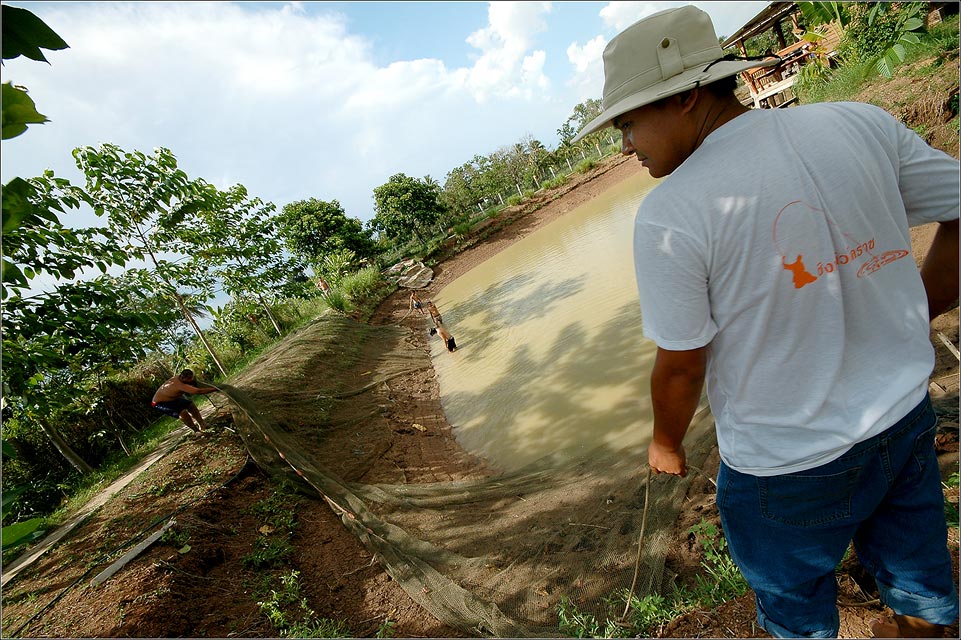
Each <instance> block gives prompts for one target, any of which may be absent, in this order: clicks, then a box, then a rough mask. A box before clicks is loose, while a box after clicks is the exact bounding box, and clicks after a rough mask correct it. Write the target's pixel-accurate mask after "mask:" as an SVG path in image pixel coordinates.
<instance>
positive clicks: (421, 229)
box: [370, 173, 447, 243]
mask: <svg viewBox="0 0 961 640" xmlns="http://www.w3.org/2000/svg"><path fill="white" fill-rule="evenodd" d="M374 208H375V210H376V212H377V213H376V215H375V216H374V218H373V219H372V220H371V222H370V228H371V229H373V230H374V231H376V232H377V233H378V234H381V235H383V236H385V237H386V238H388V239H390V240H391V241H393V242H398V243H400V242H406V241H409V240H412V239H417V240H418V241H420V242H423V241H424V240H425V239H426V238H427V237H428V236H429V235H430V234H431V230H432V229H433V228H434V227H436V226H437V224H438V222H439V221H440V219H441V217H442V216H443V215H444V214H445V213H446V212H447V209H446V207H445V206H444V204H443V203H442V202H441V201H440V188H439V186H438V185H437V183H436V182H433V181H431V182H428V181H426V180H418V179H417V178H412V177H410V176H408V175H405V174H403V173H398V174H396V175H393V176H391V177H390V179H389V180H388V181H387V182H386V183H384V184H382V185H380V186H379V187H377V188H376V189H374Z"/></svg>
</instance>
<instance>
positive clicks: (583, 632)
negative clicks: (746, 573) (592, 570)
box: [557, 520, 747, 638]
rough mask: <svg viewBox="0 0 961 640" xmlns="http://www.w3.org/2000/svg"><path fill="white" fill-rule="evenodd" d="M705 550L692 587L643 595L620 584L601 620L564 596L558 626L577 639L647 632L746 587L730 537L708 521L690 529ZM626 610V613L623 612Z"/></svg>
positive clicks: (726, 598)
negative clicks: (729, 546) (729, 545)
mask: <svg viewBox="0 0 961 640" xmlns="http://www.w3.org/2000/svg"><path fill="white" fill-rule="evenodd" d="M688 532H689V533H692V534H694V536H695V538H696V539H697V541H698V543H699V544H700V545H701V548H702V550H703V551H704V560H703V561H702V562H701V567H702V568H703V569H704V575H699V576H697V578H696V581H695V585H694V586H693V588H687V587H677V588H675V590H674V592H673V593H671V594H670V595H668V596H664V595H661V594H658V593H651V594H648V595H646V596H644V597H638V596H636V595H631V600H630V605H629V606H626V605H627V604H628V600H627V598H628V595H629V591H628V590H627V589H622V590H621V591H619V592H617V593H615V594H614V595H613V596H611V597H609V598H607V599H605V603H606V606H607V617H606V619H604V620H599V619H597V618H596V617H595V616H594V615H593V614H590V613H586V612H583V611H580V610H579V609H578V608H577V605H575V604H574V603H573V602H571V601H570V600H569V599H568V598H566V597H564V598H562V599H561V604H560V605H559V606H558V611H557V617H558V628H559V629H560V631H561V632H562V633H563V634H564V635H565V636H568V637H575V638H630V637H644V636H647V635H649V634H650V632H651V631H653V630H655V629H656V628H657V627H658V626H660V625H662V624H664V623H666V622H669V621H671V620H673V619H674V618H677V617H678V616H680V615H682V614H684V613H686V612H688V611H693V610H695V609H705V608H708V609H709V608H713V607H716V606H717V605H719V604H721V603H722V602H726V601H728V600H731V599H733V598H736V597H738V596H741V595H744V593H746V592H747V581H745V580H744V577H743V576H742V575H741V572H740V571H739V570H738V568H737V566H736V565H735V564H734V561H733V560H732V559H731V556H730V554H729V553H728V552H727V540H726V539H725V538H724V536H723V535H722V534H721V532H720V530H719V529H718V528H717V527H716V526H715V525H714V524H711V523H709V522H707V521H705V520H701V522H700V523H699V524H697V525H695V526H693V527H691V528H690V530H689V531H688ZM625 608H626V609H627V615H626V616H624V619H623V620H622V619H621V614H623V613H624V610H625Z"/></svg>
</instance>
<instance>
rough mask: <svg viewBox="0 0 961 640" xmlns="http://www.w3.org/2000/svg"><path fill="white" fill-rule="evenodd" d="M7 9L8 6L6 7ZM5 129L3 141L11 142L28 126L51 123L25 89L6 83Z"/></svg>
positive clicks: (4, 92) (4, 94)
mask: <svg viewBox="0 0 961 640" xmlns="http://www.w3.org/2000/svg"><path fill="white" fill-rule="evenodd" d="M4 8H6V5H4ZM2 99H3V108H2V111H3V124H2V126H3V129H2V132H0V133H2V139H4V140H9V139H10V138H16V137H17V136H19V135H20V134H21V133H23V132H24V131H26V130H27V125H28V124H43V123H44V122H50V120H48V119H47V116H45V115H43V114H42V113H38V112H37V106H36V105H35V104H34V103H33V100H31V99H30V96H28V95H27V92H26V91H24V90H23V89H18V88H17V87H14V86H13V84H11V83H9V82H5V83H4V84H3V95H2Z"/></svg>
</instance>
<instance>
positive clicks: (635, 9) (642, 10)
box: [600, 2, 685, 31]
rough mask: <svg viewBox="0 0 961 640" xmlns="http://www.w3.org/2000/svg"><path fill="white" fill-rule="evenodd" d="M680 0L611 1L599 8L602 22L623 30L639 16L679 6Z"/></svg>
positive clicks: (639, 17)
mask: <svg viewBox="0 0 961 640" xmlns="http://www.w3.org/2000/svg"><path fill="white" fill-rule="evenodd" d="M682 4H685V3H682V2H611V3H609V4H608V5H607V6H606V7H604V8H603V9H601V12H600V16H601V18H603V19H604V24H605V25H607V26H608V27H610V28H612V29H614V30H615V31H623V30H624V29H626V28H628V27H629V26H631V25H632V24H634V23H635V22H637V21H638V20H640V19H641V18H646V17H647V16H649V15H652V14H655V13H657V12H658V11H663V10H665V9H670V8H671V7H677V6H680V5H682Z"/></svg>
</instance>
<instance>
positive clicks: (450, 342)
mask: <svg viewBox="0 0 961 640" xmlns="http://www.w3.org/2000/svg"><path fill="white" fill-rule="evenodd" d="M430 335H432V336H433V335H440V337H441V339H442V340H443V341H444V345H445V346H446V347H447V350H448V351H451V352H454V351H457V343H456V342H454V336H452V335H451V334H450V332H449V331H447V328H446V327H445V326H444V325H442V324H438V325H437V327H432V328H431V330H430Z"/></svg>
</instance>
